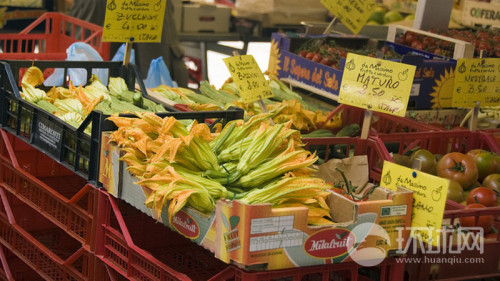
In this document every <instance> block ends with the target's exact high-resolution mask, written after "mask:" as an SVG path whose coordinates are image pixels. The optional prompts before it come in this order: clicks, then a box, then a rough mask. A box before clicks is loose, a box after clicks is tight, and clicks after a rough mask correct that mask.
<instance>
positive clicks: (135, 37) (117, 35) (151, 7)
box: [102, 0, 166, 65]
mask: <svg viewBox="0 0 500 281" xmlns="http://www.w3.org/2000/svg"><path fill="white" fill-rule="evenodd" d="M165 7H166V1H162V0H108V1H107V4H106V16H105V18H104V28H103V34H102V41H104V42H125V43H126V48H125V56H124V61H123V64H124V65H127V64H128V62H129V61H130V53H131V50H132V43H133V42H137V43H154V42H161V34H162V31H163V19H164V16H165Z"/></svg>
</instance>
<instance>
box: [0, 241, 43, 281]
mask: <svg viewBox="0 0 500 281" xmlns="http://www.w3.org/2000/svg"><path fill="white" fill-rule="evenodd" d="M0 259H1V265H0V267H1V268H0V280H6V281H14V280H15V281H43V280H44V279H43V278H42V277H41V276H40V275H38V273H37V272H36V271H34V270H33V269H32V268H31V267H29V266H28V265H27V264H26V263H25V262H23V261H22V260H21V259H20V258H18V257H17V256H16V255H14V254H13V253H12V252H11V251H10V250H8V249H6V248H4V247H2V246H0Z"/></svg>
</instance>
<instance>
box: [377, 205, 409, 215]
mask: <svg viewBox="0 0 500 281" xmlns="http://www.w3.org/2000/svg"><path fill="white" fill-rule="evenodd" d="M406 208H407V206H406V205H395V206H385V207H382V208H381V209H380V216H381V217H393V216H404V215H406V210H407V209H406Z"/></svg>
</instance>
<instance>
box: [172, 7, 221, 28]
mask: <svg viewBox="0 0 500 281" xmlns="http://www.w3.org/2000/svg"><path fill="white" fill-rule="evenodd" d="M182 11H183V12H182V32H194V33H196V32H213V33H227V32H229V23H230V16H231V8H229V7H227V6H223V5H203V4H184V5H183V6H182Z"/></svg>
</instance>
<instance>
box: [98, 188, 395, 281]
mask: <svg viewBox="0 0 500 281" xmlns="http://www.w3.org/2000/svg"><path fill="white" fill-rule="evenodd" d="M101 193H102V196H101V198H100V199H99V207H100V209H99V219H98V224H99V226H98V229H97V237H98V238H97V244H98V245H97V247H96V256H97V257H98V258H100V259H101V260H102V261H103V263H104V265H100V267H101V268H100V269H99V271H100V272H104V275H105V276H106V278H104V279H102V280H124V278H129V279H134V280H135V279H138V280H214V281H215V280H217V281H218V280H227V281H229V280H233V281H246V280H249V281H252V280H256V281H257V280H259V281H276V280H304V281H305V280H311V281H312V280H338V281H341V280H343V281H347V280H350V281H356V280H359V281H365V280H366V281H368V280H380V281H383V280H387V281H389V280H393V281H396V280H401V278H402V276H403V272H404V263H400V262H398V260H396V258H389V259H387V260H385V261H384V262H383V263H382V264H380V265H379V266H377V267H373V268H363V267H361V266H359V265H357V264H355V263H340V264H329V265H322V266H310V267H300V268H292V269H285V270H273V271H264V272H247V271H244V270H242V269H239V268H236V267H234V266H231V265H227V264H225V263H223V262H222V261H220V260H218V259H216V258H215V257H214V256H213V254H212V253H210V252H208V251H207V250H205V249H203V248H202V247H200V246H198V245H196V244H195V243H192V242H191V241H189V240H188V239H186V238H184V237H182V236H180V235H179V234H177V233H176V232H173V231H171V230H170V229H168V228H167V227H165V226H164V225H161V224H158V223H155V221H154V220H153V219H152V218H150V217H149V216H147V215H146V214H143V213H141V212H140V211H138V210H137V209H135V208H134V207H132V206H130V205H128V204H126V203H124V202H122V201H120V200H117V199H116V198H114V197H112V196H111V195H109V194H108V193H107V192H105V191H102V192H101ZM101 274H102V273H101Z"/></svg>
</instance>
